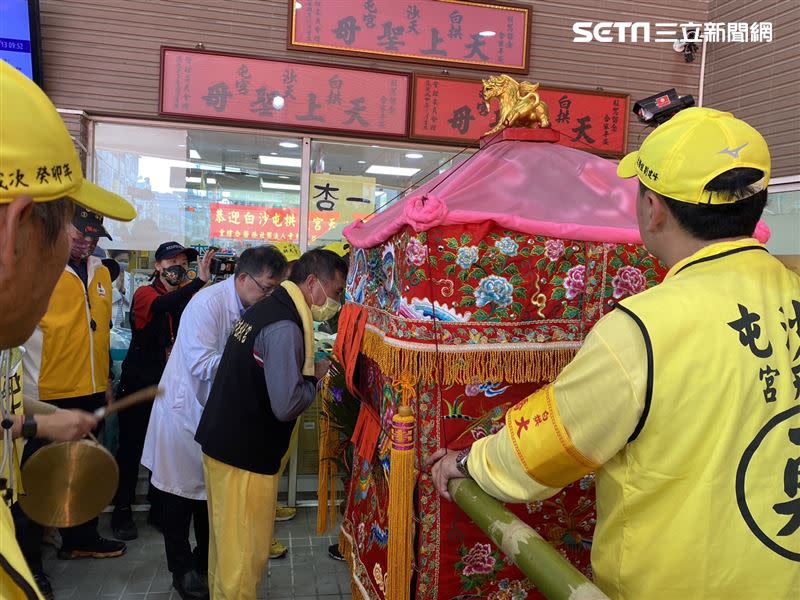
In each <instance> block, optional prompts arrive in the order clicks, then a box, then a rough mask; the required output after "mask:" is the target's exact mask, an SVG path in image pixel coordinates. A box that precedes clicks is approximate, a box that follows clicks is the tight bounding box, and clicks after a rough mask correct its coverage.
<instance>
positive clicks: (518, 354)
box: [361, 330, 578, 386]
mask: <svg viewBox="0 0 800 600" xmlns="http://www.w3.org/2000/svg"><path fill="white" fill-rule="evenodd" d="M503 348H504V345H503V344H497V350H494V351H487V350H477V351H470V350H469V346H468V345H465V346H464V351H463V352H442V351H441V350H439V351H438V352H437V350H436V346H434V345H431V349H430V350H413V349H410V348H403V347H401V346H394V345H391V344H387V343H386V342H385V341H384V339H383V338H382V337H381V336H380V335H378V334H377V333H375V332H373V331H370V330H367V331H365V332H364V340H363V342H362V344H361V352H362V353H363V354H364V355H365V356H367V357H368V358H370V359H371V360H373V361H375V363H376V364H377V365H378V366H379V367H380V369H381V371H382V372H383V373H384V374H386V375H388V376H390V377H392V378H395V379H403V380H407V381H411V382H413V383H418V382H434V381H435V382H437V383H439V384H440V385H444V386H447V385H453V384H462V385H468V384H471V383H484V382H487V381H497V382H503V383H531V382H536V381H553V380H554V379H555V378H556V377H557V376H558V374H559V373H560V372H561V370H562V369H563V368H564V367H565V366H567V364H569V362H570V361H571V360H572V359H573V358H574V356H575V354H576V353H577V351H578V349H577V348H553V349H547V350H507V349H505V350H504V349H503Z"/></svg>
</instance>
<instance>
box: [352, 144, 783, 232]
mask: <svg viewBox="0 0 800 600" xmlns="http://www.w3.org/2000/svg"><path fill="white" fill-rule="evenodd" d="M637 186H638V183H637V179H635V178H633V179H620V178H619V177H617V164H616V163H615V162H613V161H610V160H607V159H604V158H600V157H599V156H595V155H593V154H589V153H587V152H583V151H581V150H576V149H574V148H568V147H566V146H560V145H558V144H554V143H548V142H533V141H512V140H504V141H498V142H495V143H492V144H489V145H487V146H484V147H483V148H481V149H480V150H479V151H478V152H477V153H476V154H475V155H473V156H472V157H471V158H469V159H468V160H467V161H465V162H464V163H462V164H461V165H459V166H457V167H454V168H453V169H451V170H450V171H447V172H445V173H442V174H441V175H439V176H438V177H436V178H434V179H432V180H431V181H429V182H428V183H426V184H425V185H423V186H421V187H420V188H418V189H416V190H414V191H413V192H412V193H410V194H409V195H408V196H406V197H405V198H402V199H398V200H396V201H394V202H393V203H391V204H390V205H389V206H388V207H387V208H385V209H384V210H382V211H380V212H378V213H377V214H374V215H372V216H371V217H369V218H367V219H366V220H365V221H359V222H356V223H353V224H352V225H350V226H349V227H347V228H346V229H345V230H344V234H345V236H346V237H347V239H348V240H349V241H350V243H351V244H352V245H353V246H355V247H357V248H371V247H373V246H377V245H378V244H381V243H383V242H385V241H386V240H387V239H389V238H390V237H391V236H393V235H394V234H396V233H397V232H399V231H400V230H401V229H403V227H405V226H406V225H411V226H412V227H413V228H414V230H415V231H417V232H421V231H427V230H428V229H431V228H432V227H436V226H438V225H458V224H467V223H481V222H484V221H494V222H496V223H498V224H499V225H501V226H503V227H507V228H509V229H512V230H514V231H519V232H522V233H527V234H530V235H544V236H548V237H554V238H565V239H572V240H585V241H592V242H608V243H635V244H640V243H642V240H641V237H640V236H639V228H638V226H637V223H636V193H637ZM754 235H755V237H756V238H758V239H759V241H761V242H766V241H767V240H768V239H769V228H768V227H767V226H766V224H765V223H764V222H763V221H761V222H760V223H759V226H758V228H757V229H756V232H755V234H754Z"/></svg>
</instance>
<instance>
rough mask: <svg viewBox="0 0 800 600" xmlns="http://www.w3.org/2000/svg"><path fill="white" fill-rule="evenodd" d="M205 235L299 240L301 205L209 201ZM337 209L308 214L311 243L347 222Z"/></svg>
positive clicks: (241, 238) (266, 241) (248, 239)
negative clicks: (209, 216)
mask: <svg viewBox="0 0 800 600" xmlns="http://www.w3.org/2000/svg"><path fill="white" fill-rule="evenodd" d="M209 210H210V211H211V219H210V226H209V231H208V237H209V238H210V239H212V240H236V241H245V242H247V241H252V242H258V243H275V242H294V243H295V244H297V243H299V242H300V231H299V223H300V209H299V208H276V207H265V206H257V205H245V204H242V205H238V204H217V203H212V204H209ZM346 219H351V220H352V217H351V216H349V215H348V216H346V217H345V218H343V217H342V215H340V214H339V213H338V212H336V211H329V210H328V211H320V210H312V211H311V212H310V214H309V218H308V233H309V236H308V241H309V243H313V242H315V241H316V240H318V239H319V238H321V237H322V236H324V235H326V234H327V233H329V232H331V231H333V230H335V229H336V228H337V227H338V228H341V226H342V224H343V223H344V224H345V225H346V224H348V223H349V221H347V220H346Z"/></svg>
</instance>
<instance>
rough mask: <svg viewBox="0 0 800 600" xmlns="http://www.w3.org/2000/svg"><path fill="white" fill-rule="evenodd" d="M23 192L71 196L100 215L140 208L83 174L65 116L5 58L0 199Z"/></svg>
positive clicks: (0, 69)
mask: <svg viewBox="0 0 800 600" xmlns="http://www.w3.org/2000/svg"><path fill="white" fill-rule="evenodd" d="M17 196H30V197H32V198H33V200H34V202H48V201H50V200H58V199H60V198H63V197H65V196H68V197H69V198H71V199H72V200H74V201H75V202H77V203H78V204H80V205H81V206H83V207H85V208H88V209H89V210H91V211H93V212H96V213H98V214H100V215H104V216H106V217H110V218H112V219H117V220H119V221H130V220H132V219H133V218H134V217H136V209H135V208H134V207H133V206H132V205H131V204H130V203H129V202H127V201H126V200H124V199H123V198H122V197H121V196H117V195H116V194H112V193H111V192H108V191H106V190H104V189H102V188H100V187H98V186H96V185H94V184H93V183H91V182H89V181H87V180H86V179H84V177H83V171H82V170H81V163H80V159H79V158H78V153H77V151H76V150H75V146H74V145H73V143H72V138H71V137H70V135H69V132H68V131H67V127H66V125H64V121H62V120H61V117H60V116H59V114H58V111H57V110H56V107H55V106H53V103H52V102H50V99H49V98H48V97H47V96H46V95H45V93H44V92H43V91H42V90H41V89H40V88H39V86H37V85H36V84H35V83H34V82H33V81H31V80H30V79H28V78H27V77H25V76H24V75H23V74H22V73H20V72H19V71H17V70H16V69H15V68H14V67H12V66H11V65H9V64H8V63H7V62H5V61H2V60H0V204H8V203H10V202H11V201H12V200H13V199H14V198H16V197H17Z"/></svg>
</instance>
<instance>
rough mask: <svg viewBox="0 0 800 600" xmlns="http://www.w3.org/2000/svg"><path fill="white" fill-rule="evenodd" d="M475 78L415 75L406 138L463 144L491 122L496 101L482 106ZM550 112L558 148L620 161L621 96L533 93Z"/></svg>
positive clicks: (623, 143) (624, 135)
mask: <svg viewBox="0 0 800 600" xmlns="http://www.w3.org/2000/svg"><path fill="white" fill-rule="evenodd" d="M482 92H483V84H482V83H481V81H480V80H479V79H466V78H456V77H441V76H437V77H431V76H428V75H415V76H414V85H413V89H412V99H411V132H410V136H411V137H412V138H415V139H419V140H431V141H437V142H456V143H459V144H467V143H470V142H475V141H477V140H478V139H479V138H480V137H481V136H482V135H483V134H485V133H486V132H488V131H489V130H490V129H491V128H492V127H494V125H495V124H496V122H497V118H498V114H499V111H498V108H497V105H498V102H497V100H494V101H493V104H491V105H490V107H488V108H487V107H486V105H485V103H484V101H483V96H482ZM539 95H540V97H541V100H542V101H543V102H545V103H546V104H547V105H548V107H549V108H550V120H551V127H552V128H553V129H555V130H556V131H558V132H559V133H560V134H561V140H560V142H559V143H561V144H563V145H565V146H570V147H572V148H578V149H580V150H585V151H587V152H592V153H594V154H600V155H603V156H609V157H620V156H623V155H624V154H625V152H626V148H627V139H628V113H629V106H628V105H629V101H630V98H629V96H628V95H627V94H619V93H611V92H594V91H588V90H575V89H569V88H549V87H541V88H540V89H539Z"/></svg>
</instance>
